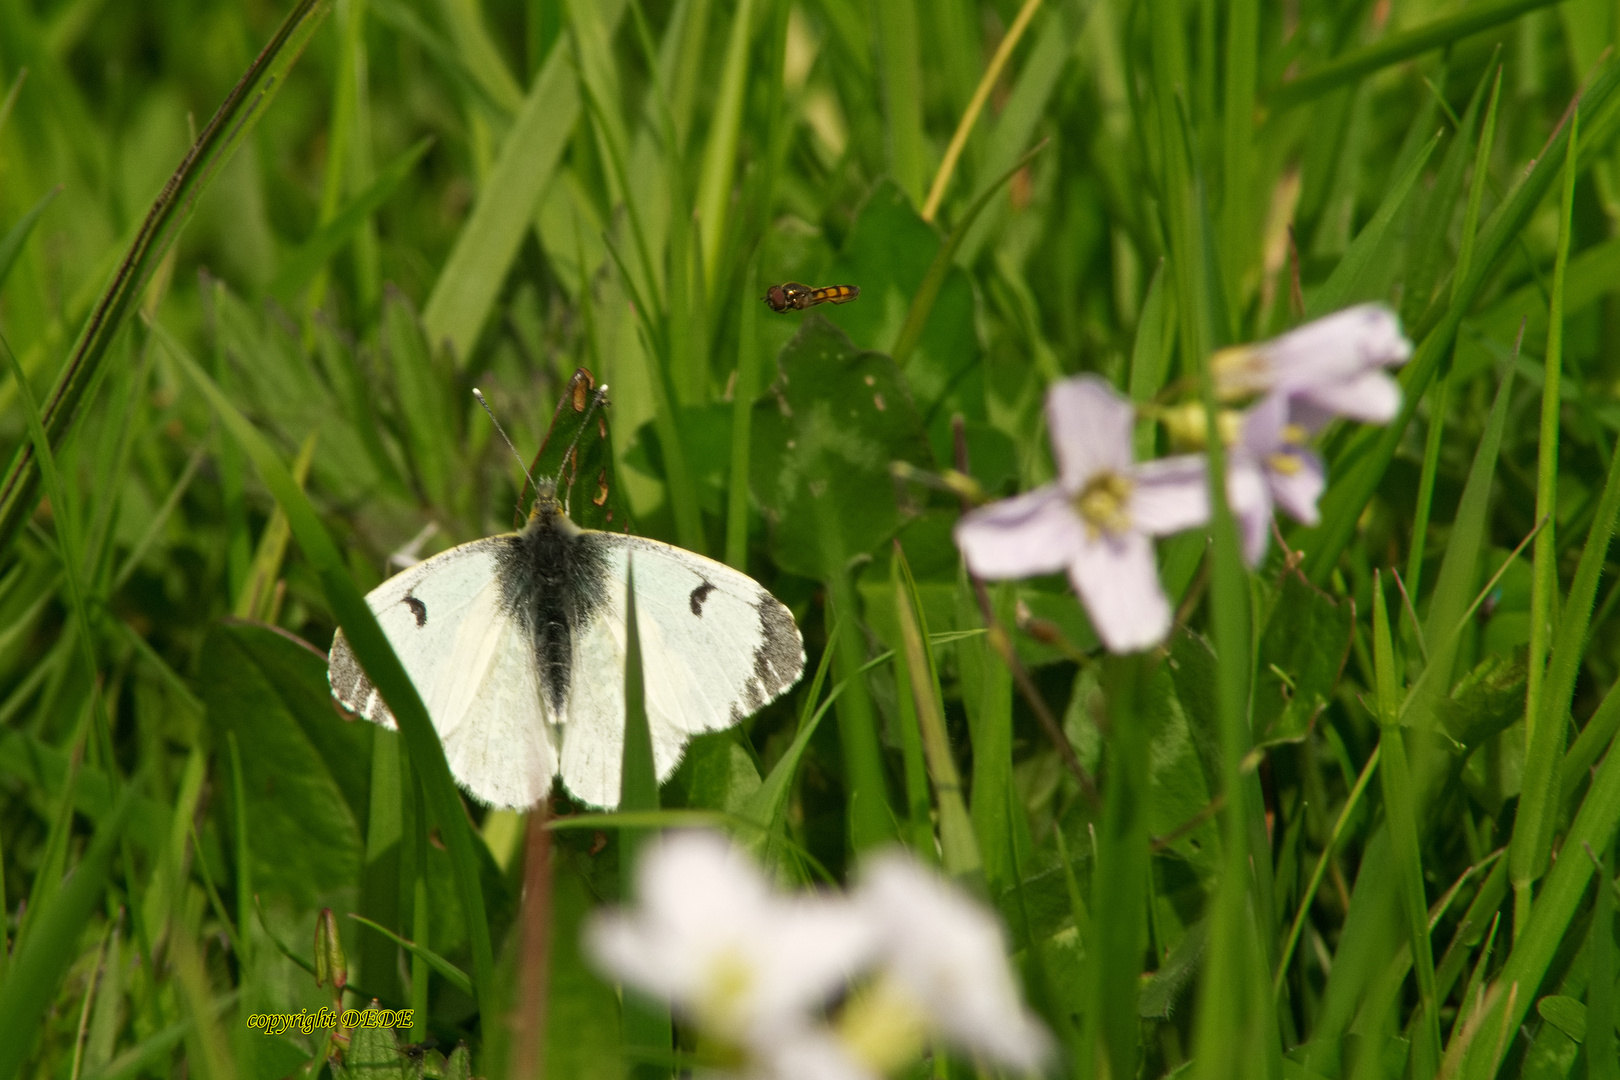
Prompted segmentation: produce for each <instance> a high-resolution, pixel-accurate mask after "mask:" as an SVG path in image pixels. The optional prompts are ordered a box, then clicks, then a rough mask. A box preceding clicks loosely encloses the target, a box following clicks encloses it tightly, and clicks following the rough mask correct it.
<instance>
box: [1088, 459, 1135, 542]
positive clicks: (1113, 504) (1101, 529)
mask: <svg viewBox="0 0 1620 1080" xmlns="http://www.w3.org/2000/svg"><path fill="white" fill-rule="evenodd" d="M1130 497H1131V481H1130V479H1129V478H1128V477H1125V476H1121V475H1120V474H1119V473H1116V472H1104V473H1098V474H1097V475H1096V476H1094V477H1092V478H1091V481H1090V482H1089V483H1087V484H1086V486H1085V487H1083V488H1081V489H1080V494H1078V495H1076V496H1075V497H1074V512H1075V513H1077V514H1079V515H1080V520H1081V521H1084V522H1085V523H1086V532H1087V533H1088V534H1089V535H1090V536H1091V538H1092V539H1093V540H1095V539H1096V538H1097V537H1098V536H1099V535H1100V534H1102V533H1109V534H1110V535H1113V536H1118V535H1120V534H1121V533H1125V532H1129V531H1130V528H1131V517H1130V515H1129V514H1128V513H1126V510H1125V507H1126V503H1127V502H1128V501H1129V500H1130Z"/></svg>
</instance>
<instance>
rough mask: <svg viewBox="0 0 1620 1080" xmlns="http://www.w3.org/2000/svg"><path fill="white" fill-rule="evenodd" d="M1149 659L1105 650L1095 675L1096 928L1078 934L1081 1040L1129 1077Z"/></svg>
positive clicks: (1144, 843)
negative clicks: (1098, 695) (1082, 954)
mask: <svg viewBox="0 0 1620 1080" xmlns="http://www.w3.org/2000/svg"><path fill="white" fill-rule="evenodd" d="M1151 663H1152V661H1151V659H1150V658H1149V657H1146V656H1140V655H1138V656H1121V657H1110V658H1108V660H1106V661H1105V666H1104V668H1103V675H1102V678H1103V693H1104V696H1105V698H1106V700H1107V702H1108V706H1107V708H1108V718H1109V735H1108V773H1107V783H1106V788H1105V792H1104V798H1105V802H1104V806H1103V812H1102V819H1101V820H1100V821H1099V822H1098V823H1097V832H1096V850H1097V861H1096V870H1095V871H1094V877H1093V884H1092V891H1091V912H1092V918H1093V919H1094V920H1095V926H1096V927H1097V928H1098V929H1099V930H1100V931H1101V932H1098V933H1092V934H1091V935H1090V936H1089V937H1088V939H1087V941H1086V947H1087V952H1088V954H1094V955H1095V960H1092V961H1091V963H1090V967H1091V970H1092V974H1093V981H1092V984H1091V987H1090V1001H1089V1002H1088V1006H1089V1007H1088V1008H1087V1010H1086V1015H1087V1026H1086V1037H1085V1046H1086V1047H1087V1048H1088V1050H1089V1053H1087V1057H1088V1058H1089V1059H1090V1060H1093V1061H1096V1062H1098V1063H1099V1069H1098V1071H1099V1072H1100V1073H1102V1074H1103V1075H1112V1076H1135V1075H1136V1073H1137V1058H1138V1056H1139V1054H1140V1047H1139V1045H1138V1043H1139V1040H1140V1037H1141V1034H1140V1033H1141V1028H1142V1025H1141V1021H1140V1020H1139V1019H1138V1018H1137V1010H1136V1001H1137V995H1138V992H1139V989H1140V986H1141V977H1140V976H1141V970H1142V950H1143V948H1144V946H1145V945H1146V943H1147V919H1146V914H1147V908H1148V903H1147V898H1148V888H1149V884H1148V874H1149V865H1150V859H1149V852H1148V821H1147V815H1146V814H1144V813H1142V812H1141V810H1140V807H1141V806H1142V805H1144V804H1145V803H1146V802H1147V801H1148V800H1149V799H1150V798H1151V795H1150V793H1149V792H1150V787H1149V780H1148V777H1149V772H1148V756H1149V742H1148V719H1147V717H1146V716H1145V715H1144V711H1145V710H1144V709H1143V708H1142V705H1143V701H1144V699H1145V698H1146V696H1147V694H1146V690H1147V682H1148V679H1149V678H1150V673H1151V670H1152V668H1151ZM1083 1052H1085V1051H1083ZM1103 1062H1106V1067H1104V1066H1103V1065H1102V1063H1103Z"/></svg>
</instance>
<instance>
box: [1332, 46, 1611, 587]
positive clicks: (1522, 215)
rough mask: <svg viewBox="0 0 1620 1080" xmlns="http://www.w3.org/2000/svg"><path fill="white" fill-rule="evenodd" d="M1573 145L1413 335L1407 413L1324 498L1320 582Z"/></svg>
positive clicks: (1598, 93) (1551, 156) (1601, 102)
mask: <svg viewBox="0 0 1620 1080" xmlns="http://www.w3.org/2000/svg"><path fill="white" fill-rule="evenodd" d="M1617 86H1620V65H1617V64H1615V63H1612V62H1611V63H1610V64H1609V65H1608V66H1607V67H1605V68H1604V69H1603V71H1602V73H1601V74H1600V75H1599V76H1598V77H1597V78H1596V79H1595V80H1593V82H1592V84H1591V86H1590V87H1588V89H1587V90H1586V92H1585V94H1584V95H1583V97H1582V104H1583V106H1584V107H1585V108H1586V110H1587V111H1588V113H1589V115H1592V116H1605V117H1606V116H1607V111H1606V106H1608V105H1609V104H1610V102H1611V99H1612V97H1613V95H1614V92H1615V89H1616V87H1617ZM1605 126H1606V125H1605ZM1568 149H1569V130H1568V127H1567V125H1566V126H1565V127H1564V128H1562V129H1560V130H1559V131H1557V132H1555V133H1554V136H1553V138H1552V139H1551V140H1550V142H1549V144H1548V146H1547V149H1546V152H1544V153H1543V154H1542V155H1541V156H1540V157H1539V158H1537V159H1536V163H1535V165H1534V166H1533V167H1532V168H1531V169H1530V172H1529V173H1528V174H1527V175H1526V176H1525V178H1524V179H1523V180H1522V181H1521V182H1520V183H1519V185H1518V187H1517V188H1515V189H1514V191H1513V192H1512V193H1511V194H1510V195H1509V196H1508V197H1507V198H1506V199H1505V200H1504V201H1503V203H1502V205H1501V206H1500V207H1498V208H1497V210H1496V212H1495V213H1494V214H1492V216H1491V220H1490V221H1489V222H1487V223H1486V226H1485V230H1484V234H1483V236H1482V237H1481V239H1480V242H1479V244H1478V247H1477V250H1476V253H1475V257H1474V261H1473V263H1472V264H1471V265H1470V266H1469V268H1468V273H1467V276H1465V277H1462V278H1461V279H1460V284H1458V285H1456V286H1455V287H1454V288H1453V289H1452V291H1451V300H1450V303H1449V305H1448V306H1447V308H1446V310H1445V312H1444V314H1443V315H1441V316H1440V317H1439V319H1438V321H1437V322H1436V323H1435V324H1434V325H1433V326H1432V327H1424V326H1419V327H1417V328H1416V330H1417V332H1416V334H1415V335H1414V336H1416V337H1418V338H1420V344H1419V345H1418V348H1417V351H1416V352H1415V353H1414V355H1413V357H1412V360H1411V361H1410V362H1409V363H1408V364H1407V365H1406V368H1405V369H1404V371H1403V372H1402V374H1401V381H1402V384H1403V397H1402V401H1401V411H1400V413H1399V414H1398V415H1397V416H1396V418H1395V419H1394V420H1393V421H1391V422H1390V423H1389V424H1388V425H1386V426H1385V427H1383V428H1380V429H1376V430H1375V431H1371V432H1368V433H1367V434H1366V435H1365V437H1364V438H1363V439H1360V440H1358V441H1357V442H1353V443H1352V444H1351V446H1350V447H1349V448H1348V449H1347V450H1346V453H1345V455H1344V458H1345V459H1350V458H1353V459H1354V460H1355V465H1354V466H1353V467H1352V468H1351V469H1349V470H1348V475H1345V476H1343V477H1342V478H1341V479H1340V480H1339V481H1338V482H1336V483H1335V484H1334V485H1333V486H1332V487H1331V488H1330V489H1329V490H1328V492H1327V494H1326V495H1325V496H1324V497H1323V499H1322V502H1321V511H1322V527H1321V528H1320V529H1318V530H1316V531H1315V532H1314V533H1313V534H1311V535H1310V543H1308V544H1305V545H1303V546H1304V547H1305V549H1306V551H1307V555H1306V558H1305V570H1306V574H1307V576H1308V577H1310V579H1311V580H1312V581H1313V582H1316V583H1318V584H1320V583H1322V582H1323V581H1326V580H1327V578H1328V575H1329V574H1330V573H1331V572H1332V570H1333V568H1334V567H1335V566H1336V565H1337V564H1338V561H1339V556H1340V555H1341V554H1343V552H1344V549H1345V547H1346V545H1347V544H1348V543H1349V541H1350V538H1351V536H1352V535H1353V534H1354V531H1355V525H1356V521H1357V520H1358V519H1359V517H1360V515H1361V512H1362V510H1363V509H1364V508H1365V507H1366V505H1367V501H1368V499H1370V498H1371V497H1372V493H1373V491H1374V490H1376V488H1377V486H1378V483H1379V481H1380V480H1382V479H1383V475H1384V470H1385V469H1386V468H1388V466H1389V462H1390V460H1391V459H1392V458H1393V457H1394V455H1395V448H1396V446H1397V445H1398V444H1399V443H1400V441H1401V438H1402V436H1403V435H1404V434H1405V432H1406V425H1407V424H1408V423H1409V422H1410V421H1411V419H1412V415H1413V413H1414V412H1415V411H1416V410H1417V406H1418V403H1419V402H1420V401H1421V400H1422V397H1423V395H1424V393H1425V392H1426V391H1427V390H1428V388H1429V384H1430V383H1431V382H1432V381H1433V379H1434V377H1435V374H1436V373H1437V372H1438V371H1439V368H1440V364H1441V362H1442V361H1443V360H1444V359H1445V358H1446V357H1447V356H1449V355H1450V354H1451V346H1452V343H1453V342H1454V341H1455V340H1456V335H1457V330H1458V328H1459V327H1460V326H1461V325H1462V320H1463V316H1464V315H1465V314H1466V313H1467V311H1468V308H1469V307H1470V306H1471V305H1472V304H1473V302H1474V298H1475V297H1476V296H1477V295H1478V294H1479V292H1480V290H1481V289H1482V288H1483V287H1484V285H1485V280H1486V278H1487V277H1488V276H1489V274H1490V272H1491V270H1492V268H1493V266H1494V264H1495V263H1496V260H1497V259H1498V258H1499V257H1500V256H1501V255H1502V254H1503V253H1504V252H1505V251H1506V250H1507V249H1508V246H1509V245H1510V244H1512V243H1513V242H1514V241H1515V240H1516V239H1517V238H1518V236H1519V234H1520V232H1521V231H1522V230H1523V229H1524V227H1525V226H1526V225H1527V224H1528V223H1529V220H1530V217H1531V215H1532V214H1533V213H1534V212H1535V209H1536V207H1537V206H1538V205H1539V204H1540V202H1541V200H1542V197H1543V196H1545V195H1546V193H1547V191H1548V190H1549V189H1550V188H1551V186H1552V183H1553V180H1554V179H1555V178H1556V177H1558V176H1559V175H1560V173H1561V171H1562V168H1563V164H1564V158H1565V157H1566V152H1567V151H1568Z"/></svg>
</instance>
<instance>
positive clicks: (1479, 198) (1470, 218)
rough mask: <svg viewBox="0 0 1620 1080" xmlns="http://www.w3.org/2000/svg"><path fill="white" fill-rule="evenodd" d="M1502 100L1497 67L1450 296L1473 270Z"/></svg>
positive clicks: (1481, 130)
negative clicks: (1498, 108) (1481, 211)
mask: <svg viewBox="0 0 1620 1080" xmlns="http://www.w3.org/2000/svg"><path fill="white" fill-rule="evenodd" d="M1501 99H1502V65H1501V64H1498V65H1497V66H1496V78H1495V79H1493V80H1492V82H1491V103H1490V104H1489V105H1488V106H1486V108H1485V125H1484V127H1482V128H1480V130H1479V145H1478V146H1477V147H1476V148H1475V150H1474V174H1473V176H1472V177H1470V178H1469V181H1468V207H1467V209H1466V210H1465V211H1464V212H1463V230H1462V240H1461V242H1460V243H1459V244H1458V247H1457V272H1456V274H1455V276H1453V278H1452V292H1453V294H1455V292H1456V290H1457V288H1458V287H1459V285H1458V283H1459V282H1462V281H1466V280H1467V278H1468V272H1469V271H1470V270H1471V269H1473V266H1474V244H1475V242H1476V241H1477V239H1478V232H1479V210H1480V206H1481V205H1482V204H1483V202H1484V198H1485V181H1486V180H1487V179H1488V178H1489V176H1490V166H1491V148H1492V147H1493V146H1495V144H1496V107H1497V105H1498V104H1499V103H1500V102H1501Z"/></svg>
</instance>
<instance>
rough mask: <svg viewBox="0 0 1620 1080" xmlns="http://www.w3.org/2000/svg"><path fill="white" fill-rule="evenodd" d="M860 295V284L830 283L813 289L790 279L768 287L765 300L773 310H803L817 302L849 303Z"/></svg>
mask: <svg viewBox="0 0 1620 1080" xmlns="http://www.w3.org/2000/svg"><path fill="white" fill-rule="evenodd" d="M859 295H861V289H860V286H858V285H828V286H826V287H825V288H820V289H812V288H811V287H810V286H808V285H801V284H799V283H798V282H797V281H789V282H787V283H786V284H783V285H772V286H771V287H770V288H769V289H767V290H766V291H765V302H766V303H767V304H769V305H770V307H771V310H772V311H778V312H780V311H788V310H793V311H803V310H804V309H805V308H807V307H815V306H816V305H817V304H847V303H849V302H850V301H851V300H853V299H855V298H856V297H857V296H859Z"/></svg>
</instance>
